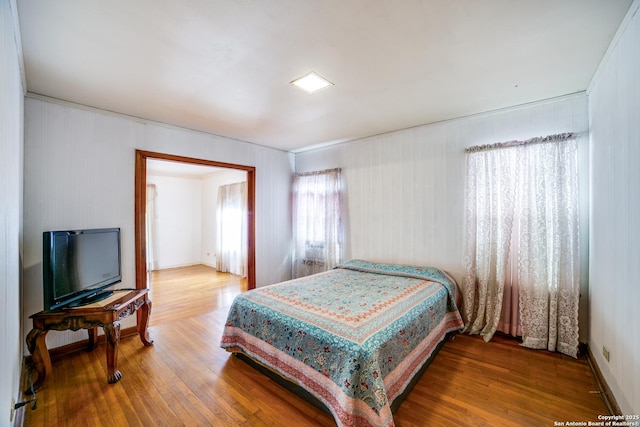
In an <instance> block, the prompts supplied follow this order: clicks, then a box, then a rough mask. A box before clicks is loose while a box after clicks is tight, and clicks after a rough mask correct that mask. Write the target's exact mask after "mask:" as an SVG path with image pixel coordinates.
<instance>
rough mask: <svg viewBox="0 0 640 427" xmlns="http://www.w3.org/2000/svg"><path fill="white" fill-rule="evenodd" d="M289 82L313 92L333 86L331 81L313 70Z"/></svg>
mask: <svg viewBox="0 0 640 427" xmlns="http://www.w3.org/2000/svg"><path fill="white" fill-rule="evenodd" d="M290 83H291V84H294V85H296V86H298V87H299V88H300V89H302V90H304V91H306V92H309V93H313V92H315V91H317V90H320V89H322V88H325V87H327V86H333V83H331V82H330V81H329V80H327V79H325V78H324V77H322V76H320V75H319V74H317V73H315V72H313V71H311V72H309V73H307V74H305V75H304V76H302V77H299V78H297V79H295V80H293V81H292V82H290Z"/></svg>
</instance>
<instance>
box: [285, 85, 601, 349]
mask: <svg viewBox="0 0 640 427" xmlns="http://www.w3.org/2000/svg"><path fill="white" fill-rule="evenodd" d="M561 132H576V133H578V134H579V140H578V145H579V156H580V160H579V163H580V171H579V173H580V198H581V222H582V224H583V228H582V230H581V240H582V242H581V243H582V264H583V265H582V281H581V282H582V299H581V306H580V332H581V333H580V339H581V341H582V342H586V340H587V336H588V322H587V313H588V280H587V271H588V265H587V261H588V254H587V241H588V234H587V231H588V196H589V191H588V181H589V180H588V168H589V161H588V112H587V99H586V96H585V94H578V95H573V96H569V97H565V98H560V99H556V100H552V101H547V102H541V103H536V104H530V105H525V106H520V107H513V108H509V109H504V110H501V111H496V112H493V113H488V114H480V115H476V116H471V117H467V118H462V119H457V120H451V121H447V122H442V123H436V124H432V125H426V126H420V127H415V128H411V129H404V130H400V131H396V132H390V133H387V134H383V135H378V136H374V137H370V138H363V139H360V140H357V141H352V142H349V143H344V144H339V145H335V146H332V147H328V148H325V149H320V150H314V151H309V152H305V153H300V154H298V155H296V171H297V172H306V171H311V170H320V169H327V168H333V167H342V168H343V172H344V175H345V181H346V187H347V197H346V214H347V215H346V216H347V248H346V257H347V258H364V259H368V260H372V261H385V262H399V263H409V264H419V265H430V266H435V267H439V268H442V269H445V270H447V271H449V272H450V273H451V274H453V276H454V277H455V278H456V280H458V281H461V279H462V277H463V275H464V253H463V244H464V230H463V227H464V215H463V213H464V211H463V210H464V171H465V154H464V149H465V148H466V147H470V146H473V145H479V144H491V143H495V142H502V141H510V140H514V139H529V138H532V137H537V136H545V135H550V134H556V133H561Z"/></svg>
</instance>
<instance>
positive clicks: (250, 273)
mask: <svg viewBox="0 0 640 427" xmlns="http://www.w3.org/2000/svg"><path fill="white" fill-rule="evenodd" d="M147 159H154V160H168V161H172V162H181V163H188V164H193V165H201V166H202V165H204V166H214V167H219V168H227V169H236V170H242V171H245V172H246V173H247V240H248V241H247V288H248V289H254V288H255V287H256V245H255V231H256V225H255V206H256V194H255V193H256V168H255V167H254V166H245V165H236V164H231V163H223V162H216V161H213V160H203V159H196V158H193V157H183V156H176V155H173V154H165V153H154V152H151V151H144V150H136V172H135V239H136V288H137V289H146V288H147V241H146V221H145V217H146V214H147Z"/></svg>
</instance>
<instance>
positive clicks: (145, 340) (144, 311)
mask: <svg viewBox="0 0 640 427" xmlns="http://www.w3.org/2000/svg"><path fill="white" fill-rule="evenodd" d="M138 313H140V315H139V316H138V334H139V335H140V341H142V344H144V345H145V346H149V345H152V344H153V340H152V339H150V338H149V331H148V330H147V326H148V325H149V316H150V315H151V300H150V299H148V298H147V299H145V300H144V304H142V306H141V307H140V309H139V311H138Z"/></svg>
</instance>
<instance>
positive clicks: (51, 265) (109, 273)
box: [43, 228, 122, 310]
mask: <svg viewBox="0 0 640 427" xmlns="http://www.w3.org/2000/svg"><path fill="white" fill-rule="evenodd" d="M43 270H44V271H43V273H44V278H43V286H44V306H45V307H44V309H45V310H54V309H56V308H60V307H63V306H67V305H69V304H72V303H85V302H90V301H89V298H91V297H96V296H98V297H99V296H100V293H101V291H103V290H104V289H105V288H107V287H109V286H111V285H114V284H116V283H119V282H120V281H121V279H122V276H121V266H120V229H119V228H102V229H93V230H66V231H47V232H45V233H44V235H43ZM103 296H104V295H103Z"/></svg>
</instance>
